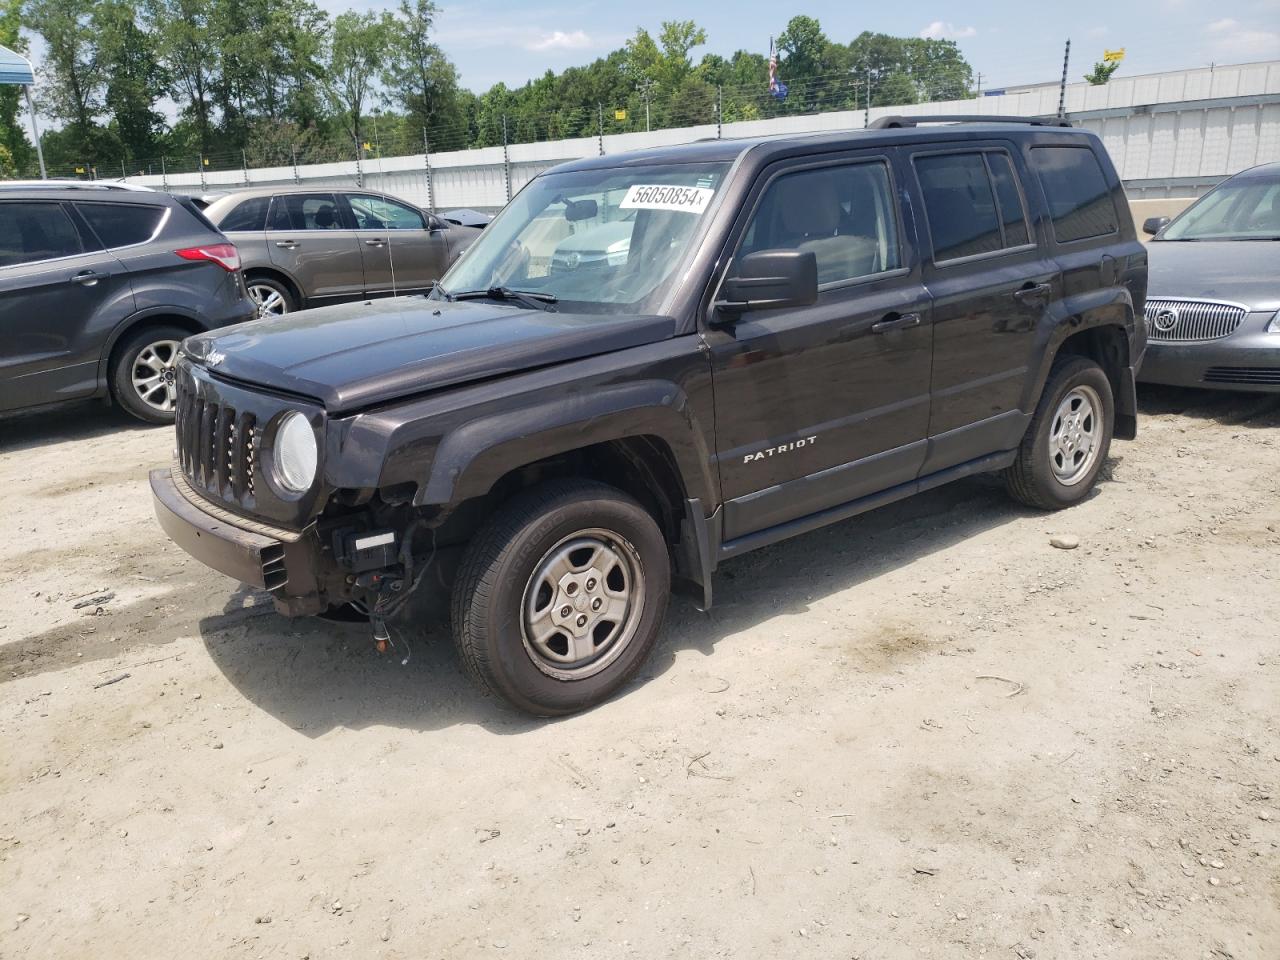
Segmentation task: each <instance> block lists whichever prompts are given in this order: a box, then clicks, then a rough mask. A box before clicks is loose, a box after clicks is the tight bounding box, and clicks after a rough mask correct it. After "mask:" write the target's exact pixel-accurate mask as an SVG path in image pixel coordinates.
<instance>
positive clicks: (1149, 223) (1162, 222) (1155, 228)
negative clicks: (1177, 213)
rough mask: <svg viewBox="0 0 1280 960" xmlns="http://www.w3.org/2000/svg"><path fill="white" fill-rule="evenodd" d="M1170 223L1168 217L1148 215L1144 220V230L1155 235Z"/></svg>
mask: <svg viewBox="0 0 1280 960" xmlns="http://www.w3.org/2000/svg"><path fill="white" fill-rule="evenodd" d="M1168 223H1169V218H1168V217H1147V219H1146V220H1144V221H1142V232H1143V233H1147V234H1150V235H1151V236H1153V237H1154V236H1155V235H1156V234H1157V233H1159V232H1160V231H1161V230H1162V229H1164V227H1165V226H1166V225H1167V224H1168Z"/></svg>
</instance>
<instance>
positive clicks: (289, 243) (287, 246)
mask: <svg viewBox="0 0 1280 960" xmlns="http://www.w3.org/2000/svg"><path fill="white" fill-rule="evenodd" d="M276 246H277V247H279V248H280V249H281V250H292V249H294V247H297V246H300V244H299V243H298V241H297V240H277V241H276Z"/></svg>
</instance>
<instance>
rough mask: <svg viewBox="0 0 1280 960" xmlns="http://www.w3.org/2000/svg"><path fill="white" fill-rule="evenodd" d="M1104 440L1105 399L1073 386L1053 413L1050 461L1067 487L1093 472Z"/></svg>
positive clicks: (1057, 475)
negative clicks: (1103, 404)
mask: <svg viewBox="0 0 1280 960" xmlns="http://www.w3.org/2000/svg"><path fill="white" fill-rule="evenodd" d="M1101 439H1102V399H1101V398H1100V397H1099V396H1098V393H1097V391H1096V390H1094V389H1093V388H1092V387H1088V386H1083V385H1082V386H1078V387H1073V388H1072V389H1071V390H1070V391H1069V392H1068V393H1067V395H1066V396H1065V397H1063V398H1062V401H1061V402H1060V403H1059V404H1058V409H1057V410H1056V411H1055V412H1054V414H1053V426H1052V428H1051V429H1050V432H1049V461H1050V464H1051V466H1052V467H1053V475H1054V476H1055V477H1057V478H1058V482H1059V483H1061V484H1062V485H1063V486H1067V487H1070V486H1074V485H1075V484H1077V483H1079V482H1080V481H1081V480H1083V479H1084V478H1085V477H1087V476H1088V475H1089V472H1090V471H1091V470H1092V469H1093V465H1094V461H1095V460H1097V458H1098V450H1099V442H1100V441H1101Z"/></svg>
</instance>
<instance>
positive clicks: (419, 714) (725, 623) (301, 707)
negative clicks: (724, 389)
mask: <svg viewBox="0 0 1280 960" xmlns="http://www.w3.org/2000/svg"><path fill="white" fill-rule="evenodd" d="M1107 466H1108V468H1109V469H1111V470H1114V469H1115V462H1109V463H1108V465H1107ZM1104 489H1105V484H1104ZM1030 513H1031V512H1030V511H1027V510H1025V509H1024V508H1022V507H1019V506H1017V505H1016V504H1014V503H1013V502H1012V501H1011V500H1009V498H1008V496H1007V495H1006V494H1005V492H1004V488H1003V484H1002V483H1001V482H1000V481H999V480H998V479H997V478H995V477H974V478H970V479H967V480H963V481H960V482H958V483H955V484H951V485H949V486H947V487H942V488H939V489H937V490H934V491H930V492H928V493H925V494H921V495H919V496H916V497H913V498H910V499H908V500H905V501H902V502H901V503H898V504H894V505H892V506H888V507H885V508H882V509H880V510H876V511H872V512H871V513H868V514H864V515H863V516H860V517H854V518H852V519H850V520H846V521H844V522H841V523H838V524H835V525H833V526H830V527H826V528H824V529H822V530H818V531H815V532H813V533H810V534H807V535H804V536H801V537H798V538H795V539H793V540H789V541H785V542H783V543H780V544H775V545H774V546H771V547H768V548H765V549H763V550H760V551H757V552H755V553H752V554H749V555H747V556H745V557H742V558H739V559H737V560H734V561H732V562H730V563H728V564H725V565H724V566H722V567H721V568H720V570H719V571H718V572H717V574H716V582H715V589H716V604H715V607H714V608H713V609H712V611H711V612H710V613H707V614H702V613H700V612H698V611H697V609H696V608H695V607H694V605H693V603H692V601H691V600H689V599H688V598H684V597H677V598H676V599H675V600H674V601H673V602H672V605H671V610H670V614H669V618H668V622H667V626H666V628H665V630H664V635H663V637H662V638H661V640H660V641H659V646H658V649H657V650H655V652H654V655H653V656H652V658H651V659H650V661H649V662H648V663H647V664H646V665H645V667H643V668H642V670H641V673H640V674H639V675H638V676H637V678H636V680H635V681H634V682H635V683H641V684H642V683H644V682H646V681H649V680H652V679H653V678H654V677H657V676H660V675H662V674H663V673H665V672H666V671H668V670H669V669H670V668H671V667H672V665H673V664H674V663H675V659H676V655H677V653H679V652H680V651H682V650H687V649H693V650H697V651H699V652H701V653H703V654H706V655H710V654H711V653H712V652H713V651H714V649H715V648H716V646H717V645H718V644H719V643H721V642H722V641H723V640H724V639H725V638H726V637H729V636H732V635H733V634H734V633H736V632H738V631H740V630H743V629H745V628H747V627H749V626H751V625H753V624H757V623H760V622H762V621H764V620H767V619H769V618H771V617H775V616H778V615H780V614H787V615H796V614H802V613H804V612H806V611H807V610H809V609H810V606H811V605H812V604H814V603H818V602H820V601H821V600H823V599H824V598H826V597H827V596H829V595H831V594H834V593H837V592H839V591H842V590H846V589H849V588H851V587H855V586H857V585H858V584H860V583H863V582H866V581H869V580H872V579H874V578H876V577H877V576H879V575H881V574H882V573H884V572H886V571H889V570H894V569H898V568H900V567H904V566H906V565H908V564H910V563H911V562H913V561H914V560H917V559H920V558H921V557H926V556H928V555H930V554H933V553H935V552H937V551H940V550H945V549H947V548H948V547H950V546H951V545H953V544H955V543H957V542H959V541H961V540H965V539H967V538H969V537H972V536H974V535H975V534H979V533H981V532H983V531H985V530H989V529H991V528H993V527H998V526H1001V525H1003V524H1005V523H1009V522H1010V521H1013V520H1015V519H1017V518H1019V517H1022V516H1028V515H1030ZM255 602H257V601H256V599H255V598H254V596H253V595H252V594H251V593H241V594H237V595H236V597H234V598H233V599H232V601H231V603H229V604H228V608H227V611H226V612H225V613H224V614H222V615H219V616H217V617H210V618H206V619H204V620H203V621H201V622H200V625H199V631H200V635H201V636H202V637H203V639H204V643H205V646H206V648H207V649H208V651H209V655H210V657H211V658H212V659H213V661H214V662H215V664H216V665H217V666H218V668H219V669H220V670H221V671H222V673H223V674H224V675H225V676H226V677H227V679H228V680H230V681H231V683H232V684H234V685H235V686H236V688H237V689H238V690H239V691H240V692H241V693H242V694H243V695H244V696H245V697H246V698H247V699H248V700H249V701H251V702H252V703H254V704H256V705H257V706H258V707H259V708H261V709H262V710H264V711H266V712H267V713H269V714H271V715H272V716H274V717H276V718H278V719H279V720H280V721H281V722H282V723H285V724H287V725H288V726H290V727H292V728H293V729H295V730H297V731H299V732H301V733H303V734H305V735H307V736H310V737H318V736H321V735H322V734H324V733H326V732H328V731H329V730H332V729H334V728H336V727H348V728H357V729H359V728H364V727H371V726H377V725H385V726H392V727H399V728H403V729H407V730H414V731H428V730H436V729H442V728H445V727H449V726H452V725H454V724H480V725H482V726H483V727H485V728H486V729H488V730H491V731H492V732H495V733H502V734H518V733H522V732H524V731H527V730H530V729H534V728H537V727H540V726H542V725H544V724H545V723H547V722H560V723H572V722H574V718H572V717H570V718H566V719H564V720H561V721H545V720H534V719H531V718H528V717H526V716H524V715H523V714H520V713H517V712H516V711H514V710H512V709H510V708H508V707H506V706H505V704H503V703H501V702H500V701H498V700H496V699H494V698H490V697H485V696H483V695H482V694H480V693H479V692H477V690H476V689H475V687H474V686H472V685H471V684H470V683H469V682H468V681H467V678H466V677H465V676H464V675H463V673H462V670H461V667H460V666H459V663H458V660H457V657H456V655H455V653H454V649H453V644H452V642H451V640H450V639H449V636H448V634H447V633H445V632H444V631H442V630H437V631H433V632H432V633H430V634H428V635H426V636H424V637H418V638H415V639H414V640H413V646H412V655H411V656H410V658H409V662H408V663H407V664H404V665H402V664H401V660H402V659H403V656H404V652H405V649H406V648H405V647H404V646H403V641H402V640H401V641H400V642H401V645H398V646H397V647H396V648H395V650H394V652H392V653H389V654H386V655H379V654H377V653H376V652H375V651H374V649H373V644H372V639H371V633H370V630H369V627H368V625H367V624H337V623H331V622H326V621H321V620H316V619H308V620H299V621H289V620H285V619H283V618H280V617H277V616H275V615H274V614H272V615H266V616H249V617H248V618H247V619H246V617H245V614H244V613H243V612H242V611H241V610H240V608H241V607H242V606H243V605H244V604H246V603H249V604H252V603H255ZM228 618H230V619H229V621H228ZM237 618H238V619H237ZM627 689H629V688H624V689H623V691H622V692H621V693H620V694H619V695H620V696H625V695H626V691H627Z"/></svg>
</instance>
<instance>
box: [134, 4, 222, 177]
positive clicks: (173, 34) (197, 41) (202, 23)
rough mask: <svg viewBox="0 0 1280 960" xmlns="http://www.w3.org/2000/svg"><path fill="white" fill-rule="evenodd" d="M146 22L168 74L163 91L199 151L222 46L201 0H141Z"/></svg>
mask: <svg viewBox="0 0 1280 960" xmlns="http://www.w3.org/2000/svg"><path fill="white" fill-rule="evenodd" d="M144 10H145V16H146V20H145V23H146V27H147V29H148V30H149V31H150V32H151V34H152V36H154V37H155V40H156V48H157V50H158V52H159V55H160V57H161V60H162V61H163V62H164V64H165V66H166V68H167V70H168V75H169V78H170V83H169V93H170V94H171V95H172V96H173V98H174V100H176V101H177V103H178V104H179V106H180V108H181V111H182V113H183V115H185V116H187V117H189V118H190V119H191V120H192V122H193V124H194V128H195V135H196V139H197V141H198V146H199V152H200V153H202V154H207V153H208V152H209V148H210V146H211V145H212V142H213V121H214V111H215V108H214V99H213V98H214V92H215V90H216V89H217V87H218V84H219V83H220V81H221V76H222V56H221V54H222V49H221V44H220V43H219V36H218V33H217V31H216V29H215V27H214V22H213V20H214V13H215V9H214V7H213V6H212V5H211V4H210V3H208V2H207V0H145V6H144Z"/></svg>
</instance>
